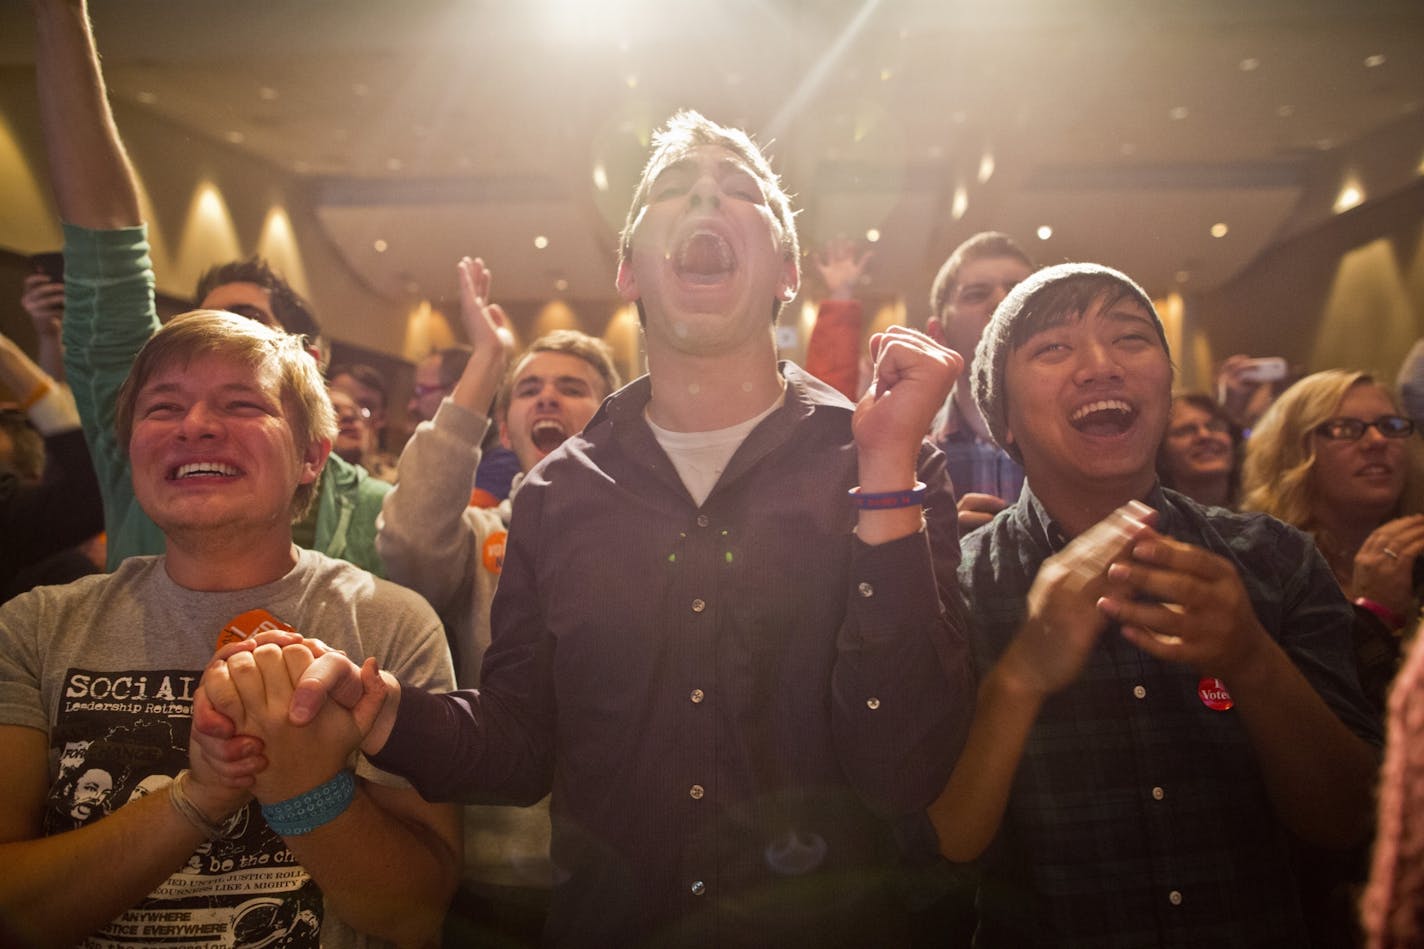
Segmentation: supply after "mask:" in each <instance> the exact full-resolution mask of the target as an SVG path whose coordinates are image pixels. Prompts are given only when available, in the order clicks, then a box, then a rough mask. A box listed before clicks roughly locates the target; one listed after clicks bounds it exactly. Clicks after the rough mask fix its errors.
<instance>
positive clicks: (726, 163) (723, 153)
mask: <svg viewBox="0 0 1424 949" xmlns="http://www.w3.org/2000/svg"><path fill="white" fill-rule="evenodd" d="M703 166H711V167H714V168H718V169H720V170H723V171H726V172H732V171H740V172H743V173H745V174H748V175H750V176H751V177H753V178H755V179H756V180H757V182H758V183H759V184H760V185H761V186H762V188H763V190H768V189H770V188H772V187H773V185H772V182H771V180H770V179H769V178H768V177H767V174H766V172H764V171H763V170H762V169H761V168H759V167H758V164H757V162H756V160H755V159H754V158H753V157H752V156H751V155H748V154H746V153H744V152H742V151H741V150H740V149H737V148H734V147H732V146H730V145H722V144H713V143H710V142H702V143H698V144H692V145H678V146H668V147H665V148H663V149H660V150H659V151H657V152H655V153H654V154H653V156H652V158H650V159H649V160H648V165H647V167H646V168H644V169H643V178H642V180H641V181H639V182H638V190H637V191H636V192H635V193H634V196H633V208H634V210H636V209H638V208H641V207H642V206H643V205H644V204H646V203H647V202H648V195H649V193H650V192H651V191H652V188H653V185H654V184H655V183H656V182H657V180H658V179H659V178H661V177H662V176H663V175H666V174H676V173H678V172H680V171H684V170H687V171H695V170H697V169H699V168H701V167H703Z"/></svg>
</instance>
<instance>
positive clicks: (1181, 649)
mask: <svg viewBox="0 0 1424 949" xmlns="http://www.w3.org/2000/svg"><path fill="white" fill-rule="evenodd" d="M1155 519H1156V512H1155V511H1153V510H1152V509H1151V508H1149V507H1147V505H1145V504H1142V503H1141V502H1138V501H1132V502H1129V503H1128V504H1125V505H1123V506H1122V507H1120V508H1118V509H1117V510H1116V511H1114V512H1113V513H1112V514H1111V515H1110V516H1108V517H1107V518H1105V519H1104V520H1102V521H1100V522H1099V523H1098V524H1096V525H1094V526H1093V527H1091V528H1089V529H1088V530H1087V531H1085V532H1083V533H1082V534H1080V535H1079V536H1078V537H1076V538H1074V539H1073V540H1072V541H1071V542H1070V543H1069V544H1068V545H1067V546H1066V547H1064V548H1063V550H1061V551H1059V552H1058V553H1057V554H1055V555H1054V556H1052V557H1050V558H1049V559H1048V560H1046V561H1044V563H1043V565H1042V567H1040V569H1039V572H1038V575H1037V577H1036V578H1035V580H1034V583H1033V586H1032V587H1031V588H1030V590H1029V594H1028V606H1029V608H1028V617H1027V619H1026V620H1025V622H1024V625H1023V626H1022V627H1021V628H1020V631H1019V633H1018V635H1016V636H1015V637H1014V640H1013V641H1012V642H1011V643H1010V645H1009V647H1008V648H1007V649H1006V650H1005V653H1004V657H1003V661H1004V662H1005V663H1007V665H1006V670H1007V671H1009V672H1010V673H1012V674H1014V676H1015V678H1016V679H1017V680H1018V681H1020V682H1022V683H1024V684H1025V685H1027V686H1029V687H1030V688H1031V689H1032V690H1033V691H1034V692H1036V693H1038V694H1040V695H1043V696H1047V695H1049V694H1051V693H1053V692H1056V691H1058V690H1060V689H1062V688H1065V687H1066V686H1068V685H1069V684H1071V683H1072V682H1073V681H1074V680H1075V679H1076V678H1077V677H1078V675H1079V674H1080V673H1081V672H1082V669H1083V666H1084V665H1085V664H1086V663H1087V660H1088V656H1089V654H1090V653H1091V652H1092V650H1093V648H1094V646H1095V645H1096V643H1097V640H1098V637H1099V636H1100V635H1102V632H1103V630H1105V629H1106V628H1107V626H1108V624H1109V622H1110V621H1112V620H1116V621H1117V622H1118V623H1119V624H1121V628H1122V635H1123V637H1124V638H1125V639H1127V640H1128V641H1129V642H1131V643H1132V644H1133V645H1135V646H1137V647H1138V648H1139V649H1141V650H1143V651H1144V652H1146V653H1148V654H1150V655H1152V656H1155V657H1156V658H1158V659H1162V660H1164V661H1168V662H1178V663H1182V664H1183V665H1186V666H1189V667H1191V668H1193V669H1195V670H1196V671H1197V672H1198V673H1200V674H1202V675H1211V676H1216V677H1218V678H1221V679H1223V680H1228V684H1229V680H1230V679H1231V678H1232V677H1233V676H1236V675H1244V674H1245V673H1247V672H1248V671H1249V670H1251V669H1252V668H1253V663H1254V662H1255V660H1256V659H1257V658H1258V657H1259V656H1260V654H1261V650H1262V649H1263V647H1265V646H1267V645H1268V644H1269V641H1270V637H1269V636H1268V635H1267V633H1266V631H1265V630H1264V628H1262V626H1261V624H1260V622H1259V621H1258V620H1257V618H1256V615H1255V612H1254V610H1253V608H1252V606H1251V601H1250V598H1249V597H1248V596H1247V594H1246V590H1245V587H1244V585H1243V584H1242V582H1241V578H1240V576H1238V574H1237V572H1236V568H1235V567H1234V566H1233V565H1232V564H1231V562H1230V561H1228V560H1226V559H1225V558H1223V557H1219V556H1217V555H1216V554H1213V553H1211V552H1209V551H1207V550H1204V549H1202V548H1200V547H1196V546H1193V545H1191V544H1186V543H1182V542H1181V541H1176V540H1173V539H1171V538H1169V537H1166V536H1164V535H1162V534H1159V533H1158V532H1157V531H1156V530H1154V529H1153V526H1152V525H1153V524H1154V523H1155Z"/></svg>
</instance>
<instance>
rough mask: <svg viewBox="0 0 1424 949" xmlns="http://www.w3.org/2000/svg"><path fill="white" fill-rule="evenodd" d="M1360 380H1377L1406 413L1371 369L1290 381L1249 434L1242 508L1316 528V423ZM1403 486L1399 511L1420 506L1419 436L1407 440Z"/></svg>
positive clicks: (1423, 475)
mask: <svg viewBox="0 0 1424 949" xmlns="http://www.w3.org/2000/svg"><path fill="white" fill-rule="evenodd" d="M1357 385H1373V386H1378V387H1379V389H1380V391H1382V392H1384V393H1385V395H1386V397H1388V399H1389V401H1390V403H1391V404H1392V405H1393V406H1394V409H1395V411H1396V412H1399V413H1400V414H1403V412H1402V410H1401V409H1400V407H1399V400H1398V398H1396V397H1395V394H1394V393H1393V392H1392V391H1390V389H1389V387H1388V386H1386V385H1383V384H1381V383H1379V382H1378V381H1376V379H1375V377H1374V376H1372V375H1370V374H1369V373H1368V372H1356V371H1351V370H1346V369H1327V370H1325V371H1323V372H1317V373H1313V374H1312V375H1309V376H1306V377H1305V378H1304V379H1301V380H1300V381H1299V382H1297V383H1296V384H1295V385H1293V386H1291V387H1290V388H1289V389H1287V390H1286V391H1285V392H1284V393H1282V394H1281V396H1280V398H1278V399H1276V401H1275V403H1274V404H1273V405H1272V406H1271V407H1270V408H1269V409H1267V410H1266V414H1265V415H1263V416H1261V420H1260V421H1259V422H1258V423H1257V424H1256V427H1255V428H1254V429H1253V430H1252V431H1251V437H1250V438H1248V439H1247V440H1246V461H1245V464H1244V465H1243V467H1242V471H1241V487H1242V492H1243V497H1242V500H1241V509H1242V510H1245V511H1264V512H1265V513H1267V514H1270V515H1272V516H1273V517H1276V518H1279V519H1280V520H1282V521H1285V522H1286V523H1287V524H1292V525H1294V526H1296V527H1299V528H1300V529H1301V530H1304V531H1307V532H1310V533H1312V534H1313V533H1315V532H1316V530H1317V528H1318V527H1319V522H1318V520H1317V518H1316V516H1315V501H1316V499H1315V491H1314V485H1313V480H1312V478H1311V472H1312V471H1313V470H1314V468H1315V441H1314V439H1312V438H1311V437H1310V436H1311V433H1313V432H1314V431H1315V429H1316V427H1317V426H1319V425H1320V424H1321V423H1322V422H1324V421H1325V420H1327V419H1330V418H1334V417H1335V414H1336V412H1337V411H1338V410H1339V407H1340V400H1341V399H1343V398H1344V397H1345V393H1346V392H1348V391H1350V389H1352V388H1354V387H1355V386H1357ZM1405 465H1406V476H1405V481H1404V492H1403V494H1402V495H1401V497H1400V503H1399V507H1398V508H1397V510H1396V514H1399V513H1403V512H1405V511H1417V510H1420V509H1421V491H1424V455H1421V452H1420V447H1419V443H1418V441H1417V437H1416V436H1410V437H1409V439H1408V440H1407V444H1406V445H1405Z"/></svg>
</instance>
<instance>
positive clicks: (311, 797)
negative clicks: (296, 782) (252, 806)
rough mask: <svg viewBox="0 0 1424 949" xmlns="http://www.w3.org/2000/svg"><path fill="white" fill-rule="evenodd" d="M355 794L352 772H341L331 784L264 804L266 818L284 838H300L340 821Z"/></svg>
mask: <svg viewBox="0 0 1424 949" xmlns="http://www.w3.org/2000/svg"><path fill="white" fill-rule="evenodd" d="M355 795H356V780H355V779H354V778H353V777H351V772H350V771H338V772H336V776H335V777H333V778H332V779H331V780H330V781H327V782H326V783H324V784H318V785H317V786H316V787H314V788H312V789H311V790H310V791H306V792H304V793H302V794H298V795H297V796H296V797H289V798H287V799H286V800H285V801H277V802H276V803H275V804H263V805H262V817H263V819H265V820H266V821H267V826H268V827H271V828H272V829H273V830H274V831H276V832H277V833H278V834H280V835H281V836H283V837H297V836H300V835H302V834H309V833H311V832H312V831H314V830H316V829H317V828H318V827H320V826H321V825H322V824H327V823H330V822H331V821H334V820H336V818H338V817H340V816H341V815H342V814H343V813H345V811H346V808H348V807H350V806H351V799H352V798H353V797H354V796H355Z"/></svg>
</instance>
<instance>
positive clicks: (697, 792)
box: [687, 784, 707, 801]
mask: <svg viewBox="0 0 1424 949" xmlns="http://www.w3.org/2000/svg"><path fill="white" fill-rule="evenodd" d="M706 793H707V792H706V791H705V790H703V788H702V785H700V784H694V785H693V786H692V787H690V788H688V789H687V795H688V797H690V798H692V799H693V800H694V801H700V800H702V795H704V794H706Z"/></svg>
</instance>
